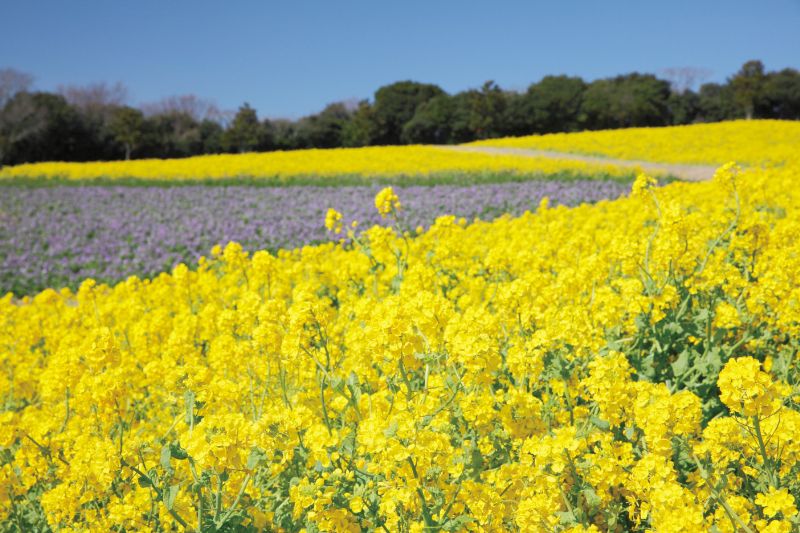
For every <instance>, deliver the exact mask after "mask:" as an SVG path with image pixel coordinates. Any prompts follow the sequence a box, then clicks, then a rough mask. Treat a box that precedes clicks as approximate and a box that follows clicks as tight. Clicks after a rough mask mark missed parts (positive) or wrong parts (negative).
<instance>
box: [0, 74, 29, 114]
mask: <svg viewBox="0 0 800 533" xmlns="http://www.w3.org/2000/svg"><path fill="white" fill-rule="evenodd" d="M31 85H33V76H31V75H30V74H28V73H26V72H21V71H19V70H17V69H13V68H2V69H0V109H2V108H3V107H5V105H6V104H7V103H8V101H9V100H11V99H12V98H14V96H16V95H17V94H19V93H22V92H27V91H28V90H30V88H31Z"/></svg>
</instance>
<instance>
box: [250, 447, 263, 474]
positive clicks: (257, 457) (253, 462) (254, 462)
mask: <svg viewBox="0 0 800 533" xmlns="http://www.w3.org/2000/svg"><path fill="white" fill-rule="evenodd" d="M260 462H261V451H260V450H257V449H256V448H253V449H252V450H250V455H248V456H247V469H248V470H253V469H254V468H255V467H257V466H258V463H260Z"/></svg>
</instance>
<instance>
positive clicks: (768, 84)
mask: <svg viewBox="0 0 800 533" xmlns="http://www.w3.org/2000/svg"><path fill="white" fill-rule="evenodd" d="M762 96H763V98H762V108H763V115H764V116H766V117H770V118H780V119H789V120H797V119H800V72H798V71H797V70H795V69H792V68H786V69H783V70H781V71H779V72H771V73H769V74H767V77H766V80H765V82H764V86H763V93H762Z"/></svg>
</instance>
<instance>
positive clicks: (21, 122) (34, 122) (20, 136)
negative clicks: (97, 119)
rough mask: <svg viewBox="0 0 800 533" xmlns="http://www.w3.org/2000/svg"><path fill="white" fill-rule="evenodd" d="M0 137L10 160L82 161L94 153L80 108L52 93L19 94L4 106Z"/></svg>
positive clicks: (8, 161) (11, 161)
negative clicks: (78, 109) (78, 111)
mask: <svg viewBox="0 0 800 533" xmlns="http://www.w3.org/2000/svg"><path fill="white" fill-rule="evenodd" d="M0 138H2V140H0V144H2V148H0V150H1V151H2V156H3V160H4V161H5V162H7V163H14V164H16V163H27V162H35V161H47V160H51V161H52V160H56V161H81V160H85V159H86V158H87V157H89V156H90V155H91V154H90V153H89V152H87V150H86V146H87V138H88V134H87V131H86V129H85V128H84V125H83V123H82V121H81V120H80V117H79V115H78V113H77V111H76V110H75V108H73V107H72V106H70V105H69V104H68V103H67V101H66V100H65V99H64V98H63V97H62V96H59V95H57V94H52V93H44V92H38V93H27V92H21V93H17V94H16V95H15V96H14V97H13V98H12V99H11V100H10V101H9V102H8V103H7V104H6V106H5V107H4V108H3V112H2V117H0Z"/></svg>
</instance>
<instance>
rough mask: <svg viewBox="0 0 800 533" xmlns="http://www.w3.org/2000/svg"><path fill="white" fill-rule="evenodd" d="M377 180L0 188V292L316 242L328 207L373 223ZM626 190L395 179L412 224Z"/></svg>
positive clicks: (576, 184) (598, 184)
mask: <svg viewBox="0 0 800 533" xmlns="http://www.w3.org/2000/svg"><path fill="white" fill-rule="evenodd" d="M379 188H380V187H378V186H374V187H371V186H359V187H283V188H277V187H249V186H230V187H205V186H183V187H172V188H164V187H91V186H81V187H69V186H67V187H50V188H25V187H3V188H2V189H0V295H2V294H4V293H6V292H7V291H12V292H14V293H15V294H18V295H19V294H31V293H33V292H36V291H39V290H41V289H43V288H46V287H56V288H58V287H61V286H70V287H74V286H76V285H77V284H79V283H80V281H81V280H83V279H85V278H88V277H91V278H95V279H96V280H98V281H102V282H107V283H110V282H115V281H119V280H122V279H125V278H126V277H128V276H130V275H137V276H142V277H147V276H152V275H155V274H157V273H159V272H162V271H164V270H169V269H170V268H172V266H174V265H175V264H177V263H179V262H187V263H190V264H191V263H192V262H195V261H196V260H197V258H198V257H199V256H201V255H207V254H208V253H209V250H210V249H211V247H212V246H214V245H215V244H225V243H227V242H229V241H238V242H240V243H241V244H242V246H244V247H245V249H247V250H258V249H271V250H274V249H278V248H290V247H296V246H300V245H303V244H308V243H314V242H320V241H324V240H326V239H330V238H332V237H331V236H330V235H328V234H327V233H326V231H325V228H324V226H323V223H324V219H325V212H326V211H327V209H328V208H329V207H333V208H335V209H337V210H338V211H340V212H342V213H343V214H344V216H345V222H349V221H351V220H353V219H355V220H358V221H359V223H360V227H362V228H364V227H369V226H370V225H373V224H379V223H382V221H381V219H380V217H379V215H378V214H377V212H376V211H375V208H374V205H373V198H374V196H375V194H376V192H377V191H378V190H379ZM628 189H629V185H626V184H623V183H619V182H615V181H597V180H575V181H528V182H520V183H513V182H512V183H499V184H486V185H472V186H458V185H436V186H411V187H395V191H396V192H397V194H398V195H399V197H400V199H401V201H402V203H403V221H404V223H405V224H406V225H407V226H408V227H411V228H414V227H416V226H424V227H427V226H429V225H430V224H431V223H432V222H433V221H434V219H435V218H436V217H438V216H440V215H444V214H453V215H457V216H463V217H466V218H467V219H472V218H474V217H479V218H481V219H484V220H488V219H492V218H496V217H497V216H499V215H501V214H503V213H512V214H520V213H522V212H524V211H526V210H533V209H535V208H536V206H537V205H538V204H539V201H540V200H541V199H542V197H543V196H548V197H550V200H551V204H553V205H558V204H564V205H577V204H579V203H582V202H595V201H598V200H601V199H605V198H616V197H618V196H620V195H621V194H624V193H625V192H627V190H628ZM384 223H385V222H384Z"/></svg>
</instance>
